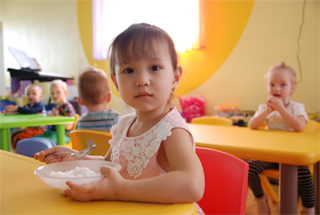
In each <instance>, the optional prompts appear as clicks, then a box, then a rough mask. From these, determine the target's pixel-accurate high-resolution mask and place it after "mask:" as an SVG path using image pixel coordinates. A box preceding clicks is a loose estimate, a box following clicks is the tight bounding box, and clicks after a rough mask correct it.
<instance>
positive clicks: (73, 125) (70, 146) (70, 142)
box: [64, 113, 80, 148]
mask: <svg viewBox="0 0 320 215" xmlns="http://www.w3.org/2000/svg"><path fill="white" fill-rule="evenodd" d="M79 118H80V115H79V114H77V113H76V114H75V115H74V122H73V124H72V128H71V130H72V131H74V130H76V125H77V122H78V120H79ZM64 146H66V147H69V148H73V147H72V140H71V139H70V141H69V142H68V143H66V144H65V145H64Z"/></svg>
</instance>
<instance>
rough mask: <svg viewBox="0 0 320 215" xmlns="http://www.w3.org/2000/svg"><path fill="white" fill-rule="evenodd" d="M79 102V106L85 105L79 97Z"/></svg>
mask: <svg viewBox="0 0 320 215" xmlns="http://www.w3.org/2000/svg"><path fill="white" fill-rule="evenodd" d="M77 100H78V104H79V105H84V104H83V102H82V101H81V99H80V97H79V96H78V97H77Z"/></svg>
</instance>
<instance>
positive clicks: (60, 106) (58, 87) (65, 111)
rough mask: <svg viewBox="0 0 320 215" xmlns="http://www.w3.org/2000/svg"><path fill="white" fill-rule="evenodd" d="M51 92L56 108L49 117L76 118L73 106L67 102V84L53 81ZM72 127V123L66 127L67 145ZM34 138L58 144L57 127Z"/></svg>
mask: <svg viewBox="0 0 320 215" xmlns="http://www.w3.org/2000/svg"><path fill="white" fill-rule="evenodd" d="M50 92H51V99H52V101H53V102H54V103H55V105H56V106H55V107H53V108H52V112H51V113H49V114H48V116H75V111H74V108H73V106H72V104H71V103H70V102H68V101H67V95H68V88H67V84H66V82H64V81H62V80H53V81H52V82H51V84H50ZM72 125H73V124H72V123H70V124H66V125H65V130H66V135H65V143H68V142H69V141H70V131H71V129H72ZM34 137H45V138H48V139H51V140H53V141H54V142H55V143H57V132H56V128H55V126H52V128H51V129H48V130H47V131H46V132H44V133H43V134H41V135H37V136H34Z"/></svg>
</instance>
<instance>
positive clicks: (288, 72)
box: [248, 63, 315, 214]
mask: <svg viewBox="0 0 320 215" xmlns="http://www.w3.org/2000/svg"><path fill="white" fill-rule="evenodd" d="M266 80H267V89H268V93H269V98H268V100H267V101H266V104H262V105H260V106H259V110H258V111H257V112H256V113H255V115H254V116H253V117H252V118H251V119H250V121H249V127H250V128H251V129H257V128H258V127H259V126H260V125H261V124H262V123H264V122H265V124H266V129H279V130H289V131H296V132H299V131H303V129H304V127H305V125H306V124H307V122H308V116H307V113H306V112H305V108H304V105H303V104H301V103H297V102H294V101H292V100H290V96H291V95H292V94H293V92H294V90H295V88H296V73H295V71H294V70H293V69H292V68H291V67H290V66H287V65H285V64H284V63H281V64H280V65H279V66H273V67H271V68H270V70H269V71H268V73H267V76H266ZM248 163H249V166H250V167H249V179H248V182H249V186H250V188H251V189H252V191H253V194H254V196H255V197H256V202H257V206H258V212H259V214H270V209H269V206H268V202H267V196H266V194H265V193H264V192H263V189H262V188H261V183H260V179H259V174H260V173H261V172H262V171H263V170H265V169H278V168H279V164H278V163H270V162H264V161H256V160H249V161H248ZM298 193H299V195H300V196H301V200H302V206H303V208H302V211H301V213H302V214H314V202H315V199H314V198H315V197H314V186H313V182H312V177H311V174H310V171H309V168H308V166H299V167H298Z"/></svg>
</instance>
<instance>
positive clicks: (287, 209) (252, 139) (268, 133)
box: [189, 124, 320, 214]
mask: <svg viewBox="0 0 320 215" xmlns="http://www.w3.org/2000/svg"><path fill="white" fill-rule="evenodd" d="M189 128H190V130H191V133H192V134H193V137H194V139H195V143H196V146H197V147H204V148H211V149H216V150H220V151H223V152H227V153H229V154H232V155H235V156H237V157H239V158H243V159H254V160H261V161H268V162H274V163H280V180H279V185H280V214H297V198H298V194H297V186H298V185H297V183H298V182H297V178H298V177H297V169H298V168H297V167H298V166H309V165H313V167H314V183H315V199H316V202H315V210H316V214H319V213H320V210H319V205H320V199H319V196H320V162H319V161H320V142H319V136H320V132H291V131H280V130H262V129H257V130H252V129H250V128H247V127H238V126H215V125H200V124H189Z"/></svg>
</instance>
